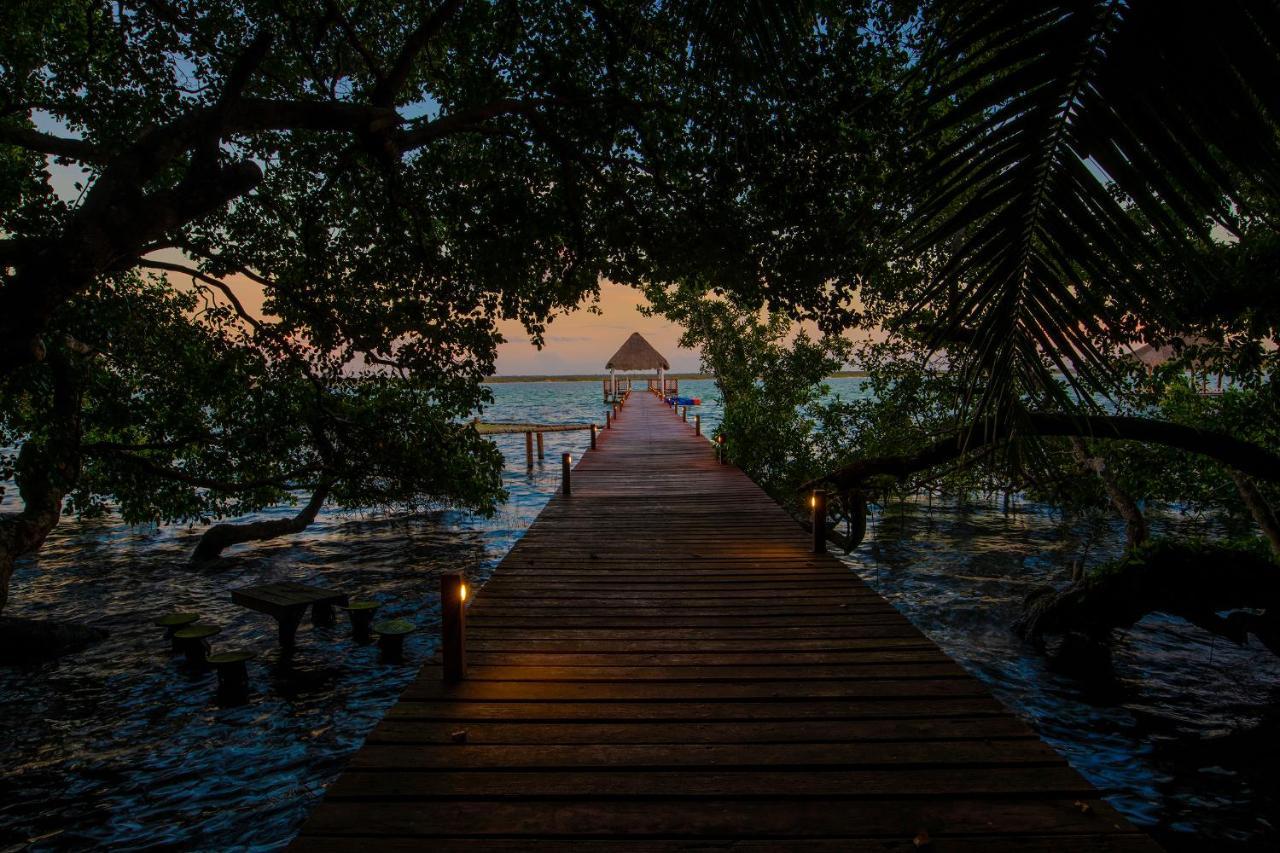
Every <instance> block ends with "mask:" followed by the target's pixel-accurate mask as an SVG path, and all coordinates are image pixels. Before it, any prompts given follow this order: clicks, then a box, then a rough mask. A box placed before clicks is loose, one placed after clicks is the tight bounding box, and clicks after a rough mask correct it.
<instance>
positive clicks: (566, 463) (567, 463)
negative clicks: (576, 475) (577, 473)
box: [560, 453, 573, 497]
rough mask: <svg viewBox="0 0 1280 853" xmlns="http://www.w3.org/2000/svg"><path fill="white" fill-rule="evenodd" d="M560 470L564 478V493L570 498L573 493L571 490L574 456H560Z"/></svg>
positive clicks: (565, 454) (564, 454)
mask: <svg viewBox="0 0 1280 853" xmlns="http://www.w3.org/2000/svg"><path fill="white" fill-rule="evenodd" d="M560 469H561V472H562V476H563V478H564V493H565V496H566V497H567V496H569V495H570V494H572V493H573V490H572V488H571V478H572V476H573V456H572V454H569V453H562V454H560Z"/></svg>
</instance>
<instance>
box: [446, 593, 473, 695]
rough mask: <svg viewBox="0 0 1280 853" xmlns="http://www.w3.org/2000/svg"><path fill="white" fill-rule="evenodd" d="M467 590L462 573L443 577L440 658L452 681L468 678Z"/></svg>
mask: <svg viewBox="0 0 1280 853" xmlns="http://www.w3.org/2000/svg"><path fill="white" fill-rule="evenodd" d="M467 592H468V590H467V580H466V578H464V577H463V576H462V575H461V574H460V573H458V572H453V573H452V574H447V575H441V576H440V661H441V663H442V664H443V665H444V671H443V674H442V677H443V678H444V680H445V681H448V682H450V683H454V682H458V681H462V680H463V679H464V678H466V677H467Z"/></svg>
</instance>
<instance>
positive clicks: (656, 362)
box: [605, 332, 671, 396]
mask: <svg viewBox="0 0 1280 853" xmlns="http://www.w3.org/2000/svg"><path fill="white" fill-rule="evenodd" d="M605 367H607V368H609V389H610V393H611V394H613V395H614V396H617V394H618V371H619V370H626V371H631V370H656V371H658V389H659V390H663V389H665V388H666V387H667V386H666V383H665V377H666V371H668V370H670V369H671V364H670V362H668V361H667V360H666V359H665V358H664V357H663V355H662V353H660V352H658V351H657V350H656V349H654V348H653V344H651V343H649V342H648V341H646V340H645V339H644V336H643V335H641V334H640V333H639V332H632V333H631V337H629V338H627V340H626V342H625V343H623V345H622V346H620V347H618V351H617V352H615V353H614V354H613V358H611V359H609V361H608V362H607V363H606V364H605Z"/></svg>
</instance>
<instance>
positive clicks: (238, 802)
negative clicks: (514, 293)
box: [0, 380, 1280, 851]
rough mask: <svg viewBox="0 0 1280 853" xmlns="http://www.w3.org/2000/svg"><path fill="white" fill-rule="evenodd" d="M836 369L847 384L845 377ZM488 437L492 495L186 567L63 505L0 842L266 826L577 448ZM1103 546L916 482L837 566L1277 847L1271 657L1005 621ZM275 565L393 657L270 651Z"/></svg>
mask: <svg viewBox="0 0 1280 853" xmlns="http://www.w3.org/2000/svg"><path fill="white" fill-rule="evenodd" d="M833 386H834V387H835V389H836V390H837V392H838V393H841V394H844V395H853V394H857V393H859V383H858V381H857V380H836V381H835V382H834V383H833ZM599 388H600V386H599V385H598V384H597V383H587V382H582V383H576V382H538V383H512V384H499V385H495V386H493V391H494V395H495V398H496V400H495V405H494V406H493V407H492V408H491V409H490V411H488V412H487V413H486V415H485V416H486V418H487V419H489V420H511V421H536V422H548V423H554V422H564V421H587V420H600V421H602V420H603V411H604V410H603V406H602V404H601V401H600V392H599ZM682 390H683V391H684V392H685V393H688V394H692V395H695V396H701V397H702V398H703V401H704V405H703V406H702V407H701V411H702V414H703V421H704V424H705V425H707V426H708V427H709V428H710V427H714V425H715V424H716V423H717V422H718V420H719V417H718V411H717V407H716V406H715V404H714V400H712V397H713V396H714V394H713V389H712V387H711V383H710V382H702V383H685V386H684V388H682ZM708 431H709V430H708ZM497 440H498V443H499V445H500V446H501V447H502V449H503V451H504V455H505V456H506V459H507V466H506V470H505V472H504V480H505V481H506V484H507V488H508V490H509V491H510V493H511V498H510V500H509V501H508V502H507V504H506V505H505V506H504V507H503V508H502V510H501V511H500V512H499V513H498V515H497V516H496V517H495V518H492V519H482V518H477V517H473V516H471V515H469V514H467V513H461V512H453V511H450V512H440V513H432V514H424V515H420V516H414V517H410V518H405V517H395V518H387V517H366V516H361V515H358V514H339V513H335V512H325V513H323V514H322V515H321V517H320V519H319V520H318V521H317V523H316V524H314V525H313V526H312V527H311V528H310V529H308V530H307V531H306V532H305V533H303V534H301V535H298V536H294V537H290V538H287V539H282V540H278V541H274V542H270V543H259V544H256V545H246V546H238V547H237V548H235V549H232V550H229V551H228V552H227V554H228V557H230V559H228V560H227V561H225V565H223V566H222V567H220V568H219V569H218V570H217V571H210V572H195V571H193V570H192V569H190V568H189V567H188V566H187V564H186V556H187V554H188V553H189V551H190V549H191V547H192V546H193V545H194V543H195V540H196V537H197V536H198V535H199V531H192V530H188V529H185V528H163V529H156V528H151V527H146V528H138V527H127V526H124V525H121V524H119V523H113V522H112V521H110V520H104V521H96V522H81V523H78V522H74V521H73V522H69V523H66V524H64V525H63V526H62V527H60V528H59V529H58V531H57V532H56V533H55V534H54V535H53V536H51V537H50V541H49V543H48V545H47V546H46V548H45V549H44V551H43V552H42V553H41V554H40V555H39V557H38V558H36V559H32V560H29V561H26V562H24V563H23V564H22V566H21V568H20V570H19V572H18V574H17V575H16V576H15V579H14V584H13V587H12V591H11V598H10V602H11V603H10V606H9V608H8V611H7V613H8V614H9V615H15V616H32V617H49V618H58V619H66V620H81V621H86V622H92V623H94V624H97V625H100V626H102V627H104V628H106V629H107V630H109V631H110V632H111V636H110V638H109V639H107V640H105V641H103V642H101V643H99V644H97V645H95V646H93V647H91V648H89V649H88V650H86V651H83V652H81V653H79V654H76V655H72V656H69V657H67V658H64V659H63V660H61V661H58V662H55V663H50V664H45V665H41V666H39V667H36V668H33V669H29V670H0V703H2V704H3V708H4V712H3V715H2V716H0V736H2V737H3V738H4V740H3V744H4V746H3V750H4V752H3V763H2V764H0V851H6V850H10V849H14V850H16V849H24V848H27V847H32V848H34V849H49V850H54V849H83V848H91V847H102V846H110V847H112V848H114V849H123V850H128V849H144V848H147V849H149V848H154V847H156V846H173V847H184V848H194V849H208V850H225V849H276V848H279V847H281V846H283V845H284V844H286V843H287V842H288V840H289V839H290V838H291V837H292V835H293V834H294V833H295V832H296V831H297V828H298V826H299V825H300V823H301V821H302V820H303V818H304V817H305V815H306V813H307V811H308V809H310V808H311V807H312V806H313V805H314V804H315V802H316V801H317V799H318V798H319V797H320V796H321V794H322V792H323V789H324V786H325V784H326V783H327V782H329V781H330V780H332V779H333V778H334V776H335V775H336V774H337V773H338V772H339V771H340V770H341V768H342V765H343V763H344V762H345V760H346V758H347V757H348V756H349V755H350V754H351V753H352V752H353V751H354V750H355V749H357V748H358V747H359V745H360V743H361V741H362V740H363V738H364V737H365V735H366V734H367V733H368V732H369V731H370V729H372V727H373V726H374V725H375V724H376V723H377V721H378V720H379V719H380V718H381V716H382V715H383V714H384V713H385V712H386V710H387V708H389V707H390V705H391V704H392V703H393V702H394V701H395V698H396V696H397V695H398V694H399V692H400V691H401V690H402V689H403V688H404V687H405V685H406V684H407V683H408V682H409V681H410V680H411V679H412V678H413V676H414V674H415V672H416V666H415V664H417V663H420V662H421V661H422V660H424V659H425V658H426V657H428V656H429V655H430V654H431V653H432V652H433V651H434V649H433V645H434V642H435V633H436V631H435V628H436V625H437V624H438V613H437V612H436V602H435V590H436V576H437V575H438V574H439V573H441V572H444V571H458V570H462V571H465V572H466V573H467V574H468V576H469V577H470V578H471V579H472V580H473V582H475V583H477V584H479V583H483V581H484V579H485V578H486V577H487V576H488V575H489V573H490V572H491V571H492V569H493V567H494V566H495V565H496V564H497V563H498V561H499V560H501V558H502V556H503V555H504V554H505V553H506V552H507V550H508V549H509V548H510V547H511V545H512V544H513V543H514V542H515V541H516V540H517V539H518V538H519V536H520V535H521V533H522V532H523V531H524V530H525V529H526V528H527V527H528V525H529V524H530V522H531V521H532V520H533V518H534V517H535V516H536V515H537V513H538V511H539V510H540V509H541V508H542V506H543V504H544V503H545V502H546V500H547V499H548V497H549V496H550V494H551V493H552V492H553V491H554V490H555V488H556V486H557V485H558V480H559V458H560V453H561V452H563V451H570V452H573V453H574V454H575V456H577V455H578V454H580V453H581V452H582V451H583V450H585V448H586V444H587V437H586V435H585V434H584V433H560V434H554V433H552V434H548V435H547V436H546V463H545V465H544V464H539V465H538V466H536V467H535V469H534V470H533V471H532V472H529V471H527V470H526V468H525V461H524V438H523V436H522V435H512V436H500V437H498V439H497ZM4 508H5V509H9V508H11V507H8V506H6V507H4ZM291 511H292V510H289V509H287V508H286V509H282V510H280V512H282V513H288V512H291ZM1157 523H1158V524H1162V525H1164V526H1166V527H1176V528H1178V529H1180V530H1184V529H1194V527H1195V522H1194V521H1193V520H1187V519H1181V518H1177V517H1168V518H1162V519H1158V520H1157ZM1121 542H1122V539H1121V537H1120V535H1119V532H1118V531H1117V530H1116V529H1114V528H1113V527H1112V526H1110V525H1099V524H1087V523H1083V522H1078V523H1074V524H1067V523H1064V522H1063V521H1062V520H1061V519H1059V518H1057V517H1055V516H1054V515H1052V514H1050V513H1049V512H1047V511H1045V510H1044V508H1042V507H1037V506H1032V505H1022V506H1016V507H1014V508H1013V511H1011V512H1010V513H1008V514H1005V513H1004V512H1002V511H1000V510H999V509H998V508H996V507H977V508H974V507H970V508H961V507H956V506H934V507H929V506H927V505H925V504H911V505H907V506H903V507H897V506H895V507H890V508H888V509H886V510H884V511H882V512H881V513H879V514H878V515H877V518H876V523H875V525H874V526H873V529H872V531H871V533H870V535H869V536H868V542H867V544H864V545H863V546H862V548H861V549H860V550H859V551H858V552H856V553H855V554H854V555H852V556H850V557H849V558H847V562H848V563H849V564H850V566H851V567H852V569H853V570H854V571H856V572H858V573H859V574H860V575H861V576H862V577H864V578H865V579H866V580H867V581H868V582H870V583H871V584H872V585H873V586H874V587H875V588H876V589H877V590H879V591H880V592H881V593H882V594H884V595H885V596H886V597H888V598H889V599H890V600H891V601H892V602H893V603H894V604H895V605H896V606H897V607H898V608H899V609H900V610H902V611H903V612H904V613H905V614H906V615H907V616H908V617H909V618H910V619H911V620H912V621H913V622H914V623H915V624H916V625H917V626H919V627H920V628H921V629H923V630H924V631H925V632H926V633H928V634H929V635H930V636H931V637H932V638H933V639H934V640H935V641H937V642H938V643H939V644H940V645H941V646H942V647H943V648H944V649H945V650H946V651H947V652H949V653H950V654H952V655H953V656H955V657H956V658H957V659H958V660H959V661H960V662H961V663H962V664H964V665H965V666H966V667H967V668H968V669H969V670H970V671H971V672H973V673H974V674H976V675H977V676H978V677H980V678H981V679H982V680H983V681H984V682H986V683H987V684H988V685H989V686H990V687H991V688H992V689H993V691H994V692H995V693H996V694H997V695H998V696H999V697H1000V698H1001V699H1002V700H1003V701H1005V702H1006V703H1008V704H1009V705H1010V706H1011V707H1012V708H1013V709H1014V710H1015V711H1016V712H1017V713H1018V714H1019V715H1020V716H1022V717H1023V718H1024V719H1027V720H1028V721H1030V722H1031V723H1032V724H1033V725H1034V726H1035V727H1036V728H1037V730H1038V731H1040V733H1041V734H1042V735H1043V736H1044V737H1046V738H1047V739H1048V740H1050V741H1051V742H1052V743H1053V744H1054V746H1055V747H1057V748H1058V749H1059V750H1061V751H1062V752H1063V753H1064V754H1065V755H1066V756H1067V757H1068V758H1069V759H1070V760H1071V762H1072V764H1073V765H1075V766H1076V767H1077V768H1078V769H1079V770H1081V771H1082V772H1083V773H1084V774H1085V775H1086V776H1088V778H1089V779H1090V780H1091V781H1092V782H1094V783H1095V784H1097V785H1099V786H1101V787H1103V788H1104V789H1106V790H1107V791H1108V792H1110V799H1111V801H1112V802H1113V803H1114V804H1115V805H1116V806H1117V807H1118V808H1120V809H1121V810H1122V811H1123V812H1125V813H1126V814H1127V815H1128V816H1129V817H1130V818H1131V819H1133V820H1134V821H1135V822H1136V823H1138V824H1140V825H1143V826H1146V827H1149V828H1152V829H1153V830H1154V831H1155V832H1156V833H1157V834H1158V836H1159V837H1160V838H1161V840H1162V841H1164V842H1165V843H1166V844H1168V845H1169V846H1170V847H1175V848H1181V849H1186V850H1219V849H1232V848H1238V849H1245V848H1253V847H1256V848H1258V849H1276V845H1277V835H1276V832H1275V829H1274V821H1275V816H1276V813H1277V801H1278V800H1280V797H1277V790H1276V787H1277V774H1275V773H1274V772H1272V771H1270V769H1269V768H1270V767H1271V761H1270V757H1271V756H1272V754H1273V753H1274V752H1275V746H1274V744H1275V743H1276V742H1277V741H1276V739H1275V738H1274V737H1269V736H1265V735H1264V736H1251V735H1248V734H1241V732H1247V731H1248V730H1249V729H1250V727H1251V726H1255V725H1258V724H1260V723H1265V720H1264V717H1265V715H1266V711H1267V709H1268V707H1272V706H1274V703H1275V701H1276V700H1277V699H1278V698H1280V693H1278V688H1280V665H1277V662H1276V660H1275V659H1274V658H1273V657H1272V656H1270V655H1269V654H1268V653H1266V652H1264V651H1262V650H1260V649H1257V648H1253V647H1248V648H1243V649H1241V648H1237V647H1234V646H1228V645H1224V644H1223V643H1222V642H1221V641H1218V642H1216V643H1215V642H1214V641H1213V639H1212V638H1211V637H1210V636H1209V635H1207V634H1204V633H1203V632H1201V631H1199V629H1196V628H1194V627H1193V626H1190V625H1187V624H1186V623H1183V622H1181V621H1179V620H1174V619H1169V618H1164V617H1151V618H1148V619H1147V620H1145V621H1144V622H1143V623H1141V624H1140V625H1139V626H1138V628H1137V629H1136V630H1134V631H1133V632H1131V633H1130V634H1129V635H1128V636H1127V637H1126V638H1125V639H1124V640H1123V641H1122V642H1121V643H1120V645H1119V646H1118V648H1117V653H1116V677H1115V679H1114V680H1112V681H1111V682H1109V683H1105V684H1101V685H1099V684H1083V683H1081V682H1078V681H1075V680H1073V679H1071V678H1068V677H1066V676H1063V675H1059V674H1056V673H1053V672H1049V671H1047V670H1046V669H1045V667H1044V665H1043V663H1042V661H1041V660H1040V659H1039V658H1038V657H1036V656H1035V655H1032V654H1029V653H1028V651H1027V649H1026V648H1024V647H1023V646H1022V645H1021V644H1020V643H1019V642H1018V641H1017V640H1016V639H1015V638H1014V637H1013V636H1012V635H1011V633H1010V632H1009V630H1008V628H1007V625H1008V624H1009V621H1010V620H1011V618H1012V616H1013V615H1014V614H1015V613H1016V612H1017V609H1018V605H1019V603H1020V602H1021V600H1022V597H1023V596H1024V595H1025V594H1026V592H1027V591H1029V590H1030V589H1032V588H1033V587H1035V586H1036V585H1038V584H1041V583H1045V582H1060V581H1061V580H1062V579H1063V578H1064V577H1065V575H1066V573H1067V567H1068V566H1069V565H1070V563H1071V561H1072V560H1074V559H1077V558H1079V557H1081V556H1085V557H1086V558H1087V559H1088V560H1090V561H1093V560H1099V559H1104V558H1106V557H1107V556H1110V555H1112V554H1114V553H1116V551H1117V549H1118V547H1119V545H1120V544H1121ZM286 579H288V580H297V581H303V582H312V583H319V584H321V585H325V586H332V587H336V588H340V589H342V590H344V591H347V592H349V593H352V594H353V595H358V596H360V597H371V598H376V599H378V600H379V601H381V602H383V609H382V610H381V611H380V613H379V615H380V616H381V615H383V614H385V615H388V616H405V617H407V618H410V619H412V620H414V621H415V622H416V623H418V624H419V625H420V626H421V630H420V631H419V632H418V633H417V634H415V635H413V636H411V637H410V639H409V642H408V643H407V645H406V657H407V659H408V664H407V665H404V666H392V665H386V664H382V663H380V662H379V661H378V656H377V650H376V648H375V647H372V646H367V647H360V646H356V645H354V644H352V643H351V642H350V641H349V639H348V638H347V636H346V628H345V624H344V620H342V619H341V618H340V619H339V624H338V626H337V627H336V628H333V629H322V628H313V627H311V626H310V625H309V624H306V623H305V622H304V625H303V627H302V629H301V630H300V631H299V635H298V640H299V644H298V645H299V648H298V651H297V653H296V654H295V655H294V656H293V659H292V660H291V661H288V662H285V661H282V660H281V659H280V657H279V655H278V653H277V651H276V646H275V626H274V623H273V622H272V620H270V619H269V618H267V617H265V616H260V615H258V614H255V613H252V612H250V611H246V610H244V609H242V608H239V607H235V606H233V605H232V604H231V603H230V600H229V597H228V594H227V590H228V589H229V588H231V587H235V586H241V585H245V584H250V583H261V582H267V581H272V580H286ZM175 609H182V610H192V611H196V612H199V613H201V614H202V616H203V619H204V621H207V622H213V623H216V624H218V625H221V626H222V627H223V632H222V633H221V634H220V635H219V636H218V637H217V638H215V645H216V646H217V647H219V648H248V649H252V650H254V651H256V652H257V653H258V657H257V658H256V660H254V661H253V662H252V663H251V664H250V677H251V680H252V683H253V687H254V693H253V696H252V700H251V702H250V704H249V705H247V706H245V707H241V708H234V709H221V708H219V707H218V706H217V704H216V703H215V702H214V691H213V682H214V679H213V677H212V676H202V677H194V676H191V675H189V674H186V673H185V672H184V671H183V670H182V668H181V667H179V666H178V665H177V664H176V663H175V660H174V658H172V657H171V655H170V654H169V651H168V648H167V646H166V644H165V643H164V642H163V641H162V640H161V639H160V637H159V632H158V630H157V629H155V628H153V627H151V621H152V620H153V619H155V618H156V617H157V616H159V615H161V614H163V613H165V612H168V611H171V610H175ZM1264 730H1265V729H1264ZM1270 731H1273V732H1274V729H1270Z"/></svg>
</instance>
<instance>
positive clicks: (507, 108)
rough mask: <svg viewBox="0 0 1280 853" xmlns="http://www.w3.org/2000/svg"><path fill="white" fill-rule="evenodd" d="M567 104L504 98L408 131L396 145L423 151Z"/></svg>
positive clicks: (399, 138)
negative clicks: (502, 119) (506, 118)
mask: <svg viewBox="0 0 1280 853" xmlns="http://www.w3.org/2000/svg"><path fill="white" fill-rule="evenodd" d="M560 103H565V100H564V99H563V98H500V99H498V100H496V101H490V102H489V103H487V104H480V105H479V106H475V107H467V108H465V109H461V110H457V111H456V112H451V113H449V114H448V115H443V116H440V117H439V118H437V119H435V120H433V121H429V122H427V123H425V124H420V125H417V126H414V127H410V128H406V129H404V130H402V131H401V132H400V133H398V134H396V135H395V137H394V141H395V143H396V146H397V147H398V148H399V149H400V150H401V151H409V150H412V149H414V148H420V147H421V146H423V145H426V144H427V143H428V142H431V141H433V140H436V139H440V138H441V137H445V136H449V135H450V134H453V133H460V132H464V131H470V130H473V129H475V128H476V127H477V126H479V125H481V124H483V123H484V122H486V121H488V120H489V119H491V118H497V117H498V116H503V115H536V114H537V113H538V112H539V111H540V110H541V109H542V108H543V107H545V106H549V105H552V104H560Z"/></svg>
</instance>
